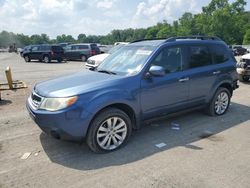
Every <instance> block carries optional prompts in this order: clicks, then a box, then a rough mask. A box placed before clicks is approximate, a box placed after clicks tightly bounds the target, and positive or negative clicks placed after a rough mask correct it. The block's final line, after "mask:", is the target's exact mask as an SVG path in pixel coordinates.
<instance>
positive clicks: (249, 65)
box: [242, 59, 250, 70]
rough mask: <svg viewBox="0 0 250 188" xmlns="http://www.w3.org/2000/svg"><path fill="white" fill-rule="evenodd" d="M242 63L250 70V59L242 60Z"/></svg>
mask: <svg viewBox="0 0 250 188" xmlns="http://www.w3.org/2000/svg"><path fill="white" fill-rule="evenodd" d="M242 61H243V62H244V63H245V64H246V65H245V67H246V69H247V70H250V59H242Z"/></svg>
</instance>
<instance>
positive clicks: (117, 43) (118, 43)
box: [114, 42, 128, 46]
mask: <svg viewBox="0 0 250 188" xmlns="http://www.w3.org/2000/svg"><path fill="white" fill-rule="evenodd" d="M120 44H128V42H115V43H114V45H115V46H116V45H120Z"/></svg>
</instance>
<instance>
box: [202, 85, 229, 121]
mask: <svg viewBox="0 0 250 188" xmlns="http://www.w3.org/2000/svg"><path fill="white" fill-rule="evenodd" d="M230 99H231V94H230V92H229V90H228V89H227V88H223V87H220V88H219V89H218V90H217V91H216V93H215V95H214V97H213V99H212V100H211V102H210V104H209V106H208V107H207V113H208V114H209V115H211V116H220V115H223V114H225V113H226V111H227V110H228V107H229V104H230Z"/></svg>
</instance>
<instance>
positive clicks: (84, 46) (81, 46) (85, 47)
mask: <svg viewBox="0 0 250 188" xmlns="http://www.w3.org/2000/svg"><path fill="white" fill-rule="evenodd" d="M78 48H79V49H80V50H84V49H88V46H87V45H80V46H78Z"/></svg>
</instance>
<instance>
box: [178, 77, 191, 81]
mask: <svg viewBox="0 0 250 188" xmlns="http://www.w3.org/2000/svg"><path fill="white" fill-rule="evenodd" d="M186 81H189V78H188V77H186V78H180V79H179V82H186Z"/></svg>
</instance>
